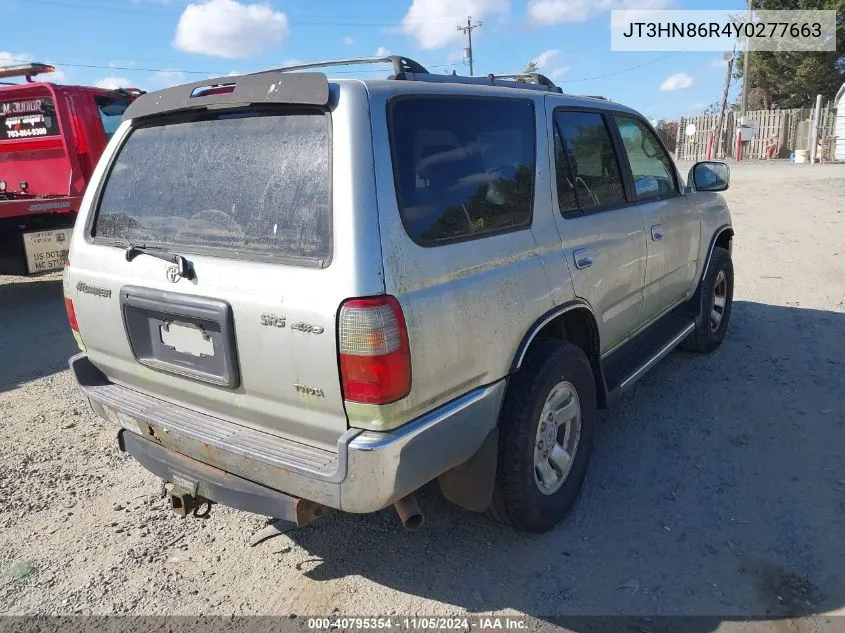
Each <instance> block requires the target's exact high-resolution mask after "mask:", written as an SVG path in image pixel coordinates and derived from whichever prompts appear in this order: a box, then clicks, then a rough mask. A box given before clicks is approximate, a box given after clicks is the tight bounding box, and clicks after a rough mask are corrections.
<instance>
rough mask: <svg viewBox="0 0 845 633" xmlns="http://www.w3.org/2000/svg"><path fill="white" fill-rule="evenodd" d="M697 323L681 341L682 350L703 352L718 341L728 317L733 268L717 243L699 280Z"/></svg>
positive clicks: (732, 286)
mask: <svg viewBox="0 0 845 633" xmlns="http://www.w3.org/2000/svg"><path fill="white" fill-rule="evenodd" d="M701 284H702V285H701V305H700V306H699V310H700V314H699V319H698V321H699V323H698V326H697V327H696V328H695V330H694V331H693V332H692V334H690V335H689V336H688V337H687V339H686V340H685V341H684V343H683V347H684V349H688V350H690V351H692V352H699V353H702V354H706V353H709V352H712V351H713V350H715V349H716V348H717V347H719V345H721V344H722V340H723V339H724V338H725V332H727V329H728V322H729V321H730V318H731V308H732V307H733V295H734V268H733V262H732V261H731V254H730V252H728V250H727V249H725V248H721V247H719V246H717V247H716V248H715V249H714V250H713V257H712V258H711V259H710V267H709V268H708V269H707V273H706V275H705V276H704V279H703V280H702V282H701Z"/></svg>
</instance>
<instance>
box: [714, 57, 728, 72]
mask: <svg viewBox="0 0 845 633" xmlns="http://www.w3.org/2000/svg"><path fill="white" fill-rule="evenodd" d="M710 65H711V66H712V67H713V68H721V69H723V70H724V68H725V66H727V65H728V60H727V59H723V58H721V57H717V58H716V59H714V60H713V61H712V62H710Z"/></svg>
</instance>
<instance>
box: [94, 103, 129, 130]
mask: <svg viewBox="0 0 845 633" xmlns="http://www.w3.org/2000/svg"><path fill="white" fill-rule="evenodd" d="M94 101H95V102H96V103H97V111H98V112H99V113H100V121H102V123H103V130H104V131H105V133H106V140H109V139H111V137H112V136H113V135H114V133H115V132H116V131H117V128H118V127H119V126H120V121H121V118H122V117H123V113H124V112H126V108H128V107H129V102H128V101H127V100H126V99H120V98H117V99H114V98H111V97H95V99H94Z"/></svg>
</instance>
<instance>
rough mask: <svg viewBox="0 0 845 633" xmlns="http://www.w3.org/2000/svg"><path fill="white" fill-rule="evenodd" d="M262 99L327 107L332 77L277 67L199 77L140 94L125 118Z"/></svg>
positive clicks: (267, 101)
mask: <svg viewBox="0 0 845 633" xmlns="http://www.w3.org/2000/svg"><path fill="white" fill-rule="evenodd" d="M262 103H290V104H294V105H310V106H321V107H325V106H326V105H328V103H329V81H328V79H326V76H325V75H324V74H322V73H285V72H280V71H278V70H268V71H264V72H260V73H254V74H250V75H239V76H235V77H218V78H216V79H207V80H205V81H196V82H194V83H190V84H184V85H182V86H175V87H173V88H166V89H164V90H157V91H156V92H151V93H149V94H145V95H143V96H141V97H139V98H138V99H136V100H135V101H133V102H132V103H131V104H130V106H129V107H128V108H127V109H126V112H124V114H123V120H124V121H126V120H128V119H136V118H140V117H147V116H152V115H156V114H164V113H168V112H180V111H185V110H204V109H207V108H208V107H209V106H239V105H255V104H262Z"/></svg>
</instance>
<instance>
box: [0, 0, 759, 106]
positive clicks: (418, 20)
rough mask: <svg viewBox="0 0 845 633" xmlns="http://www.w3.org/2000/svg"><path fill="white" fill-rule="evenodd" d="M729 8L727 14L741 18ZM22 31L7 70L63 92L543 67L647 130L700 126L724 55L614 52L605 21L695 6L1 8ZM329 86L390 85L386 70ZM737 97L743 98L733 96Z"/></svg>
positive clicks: (20, 1)
mask: <svg viewBox="0 0 845 633" xmlns="http://www.w3.org/2000/svg"><path fill="white" fill-rule="evenodd" d="M744 4H745V3H744V0H723V1H722V2H720V4H719V5H718V8H720V9H741V8H742V7H743V6H744ZM0 6H3V7H4V10H3V14H4V15H5V16H7V17H8V16H19V17H16V18H15V21H16V22H18V20H20V21H19V22H18V23H19V24H26V27H25V28H16V29H4V32H3V37H2V39H0V66H3V65H7V64H12V63H18V62H19V61H39V62H46V63H50V64H53V65H55V66H56V67H57V69H58V72H56V73H54V74H51V75H43V76H42V77H43V79H44V80H47V81H54V82H56V83H69V84H81V85H99V86H104V87H110V88H111V87H138V88H142V89H144V90H156V89H159V88H164V87H167V86H171V85H175V84H179V83H183V82H186V81H197V80H201V79H205V78H208V77H215V76H223V75H227V74H236V73H243V72H250V71H256V70H262V69H267V68H272V67H277V66H280V65H286V64H292V63H296V62H297V61H318V60H324V59H337V58H344V57H368V56H373V55H384V54H401V55H405V56H407V57H411V58H413V59H415V60H417V61H419V62H421V63H422V64H423V65H424V66H426V67H428V68H429V70H431V71H432V72H446V73H451V72H452V70H453V69H454V70H455V71H456V72H457V73H458V74H469V68H468V67H467V65H466V64H465V62H464V59H463V58H464V47H465V46H466V36H465V35H464V34H463V33H462V32H460V31H459V30H458V29H457V26H458V25H459V24H460V25H466V21H467V17H468V16H472V20H473V23H476V22H481V23H482V26H481V27H480V28H478V29H476V30H474V31H473V33H472V36H473V51H474V58H475V74H476V75H480V74H484V75H486V74H488V73H491V72H492V73H510V72H520V71H522V70H523V69H524V68H525V66H526V64H527V63H528V62H529V61H532V60H535V61H537V63H538V64H539V70H540V72H542V73H544V74H546V75H548V76H549V77H550V78H552V79H553V80H554V81H555V82H556V83H557V84H558V85H560V86H561V87H562V88H563V90H564V92H567V93H571V94H588V95H601V96H604V97H607V98H609V99H612V100H614V101H619V102H621V103H624V104H626V105H629V106H631V107H633V108H635V109H637V110H639V111H640V112H642V113H643V114H644V115H645V116H647V117H648V118H650V119H655V120H656V119H661V118H667V119H671V118H677V117H678V116H683V115H690V114H697V113H701V111H702V110H703V109H704V108H705V107H707V105H709V104H711V103H713V102H714V101H717V100H719V99H720V98H721V94H722V89H723V83H724V75H725V66H724V62H723V61H722V59H721V54H720V53H718V52H677V53H666V52H662V53H658V52H611V50H610V10H611V9H663V8H672V9H695V8H705V6H707V8H711V5H709V3H708V5H704V3H703V2H701V0H699V1H698V2H695V1H693V0H193V1H188V0H0ZM327 74H329V75H332V74H335V75H336V76H338V77H340V76H348V77H355V76H358V77H370V78H378V77H385V76H387V74H389V67H387V66H382V67H354V68H353V69H350V68H338V69H337V70H332V71H327ZM734 90H735V88H734Z"/></svg>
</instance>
